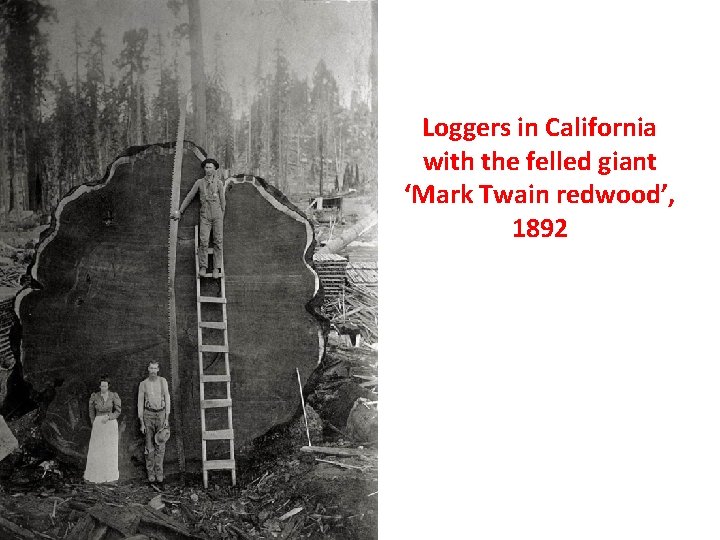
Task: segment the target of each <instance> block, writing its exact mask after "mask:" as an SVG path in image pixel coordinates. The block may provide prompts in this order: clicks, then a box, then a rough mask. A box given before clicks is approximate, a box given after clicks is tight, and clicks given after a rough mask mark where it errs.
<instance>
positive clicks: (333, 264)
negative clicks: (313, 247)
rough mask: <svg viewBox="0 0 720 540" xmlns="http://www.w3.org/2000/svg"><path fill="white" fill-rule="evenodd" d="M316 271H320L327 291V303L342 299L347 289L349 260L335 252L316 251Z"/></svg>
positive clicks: (319, 274) (323, 285)
mask: <svg viewBox="0 0 720 540" xmlns="http://www.w3.org/2000/svg"><path fill="white" fill-rule="evenodd" d="M313 262H314V264H315V271H316V272H317V273H318V277H319V278H320V283H322V287H323V291H324V293H325V300H324V303H325V304H329V303H332V302H335V301H337V300H338V299H339V298H340V299H341V298H342V296H343V293H344V291H345V277H346V268H347V265H348V260H347V259H346V258H345V257H341V256H340V255H337V254H335V253H315V255H314V256H313Z"/></svg>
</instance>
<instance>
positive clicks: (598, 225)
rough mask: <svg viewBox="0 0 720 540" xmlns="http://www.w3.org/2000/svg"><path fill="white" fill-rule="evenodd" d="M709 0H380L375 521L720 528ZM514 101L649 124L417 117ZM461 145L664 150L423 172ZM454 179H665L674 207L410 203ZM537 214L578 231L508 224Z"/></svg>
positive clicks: (420, 530) (605, 532) (498, 109)
mask: <svg viewBox="0 0 720 540" xmlns="http://www.w3.org/2000/svg"><path fill="white" fill-rule="evenodd" d="M712 8H713V6H712V3H709V2H708V3H700V2H685V3H679V2H675V3H658V2H646V3H639V2H597V3H593V4H591V3H581V2H573V3H570V2H568V3H558V2H550V3H547V2H545V3H543V2H492V3H487V2H477V3H474V2H473V3H471V2H447V1H445V2H412V3H405V2H391V1H383V2H381V3H380V9H379V64H380V71H379V74H380V75H379V87H380V140H379V149H380V174H379V187H380V259H379V260H380V267H381V274H380V275H381V278H380V280H381V287H380V299H381V302H380V324H381V328H380V334H381V336H382V340H381V342H382V343H381V357H380V377H381V381H382V396H381V397H382V400H381V433H380V435H381V471H380V492H379V497H380V504H381V508H380V537H381V539H396V538H413V539H415V538H432V539H439V538H463V539H466V538H481V539H536V538H552V539H553V540H558V539H572V540H577V539H594V538H597V539H610V538H612V539H618V538H622V539H625V538H627V539H633V540H634V539H642V538H647V539H653V540H656V539H665V538H668V539H670V538H678V539H694V540H695V539H703V538H708V539H710V538H712V539H717V538H719V537H720V367H719V360H720V359H719V355H718V342H719V337H720V332H719V331H718V329H719V328H720V320H719V319H720V317H719V316H718V310H719V309H720V289H719V286H718V283H719V282H720V268H719V267H718V262H717V261H718V250H719V246H720V242H719V241H718V230H719V229H720V227H719V226H718V224H719V223H720V212H718V199H719V196H720V193H719V187H718V180H719V178H718V176H719V175H718V172H717V163H718V155H719V154H720V152H718V149H719V147H720V144H718V143H719V142H720V137H719V136H718V133H717V131H718V129H720V114H719V110H720V107H719V105H718V103H719V102H720V88H719V87H718V86H719V85H718V82H717V79H718V77H717V73H718V71H719V70H720V43H719V41H720V39H719V36H720V32H719V31H718V29H717V17H716V15H715V12H714V11H713V9H712ZM518 116H522V117H523V118H525V119H526V120H534V121H537V122H539V123H540V125H541V126H542V124H544V121H545V120H546V119H547V118H549V117H552V116H557V117H560V118H567V119H568V121H570V120H572V119H574V118H575V116H588V117H589V116H598V117H599V118H600V119H601V120H604V121H610V122H613V121H634V120H636V119H637V118H638V117H640V116H641V117H643V119H644V120H646V121H652V122H655V123H656V125H657V136H656V137H655V138H654V139H637V138H626V139H623V138H619V139H613V138H609V139H602V138H597V137H596V138H586V139H582V138H577V139H576V138H565V139H560V138H558V140H550V139H549V138H547V137H540V138H538V139H535V140H531V139H518V138H516V137H512V138H510V139H495V140H492V139H490V140H487V139H484V140H476V141H474V142H472V143H452V142H450V141H448V140H447V139H439V138H434V139H431V138H427V137H423V131H422V121H423V118H424V117H428V118H429V119H430V120H431V121H433V122H442V121H445V122H451V121H465V122H467V121H511V122H512V123H513V124H514V123H515V120H516V119H517V117H518ZM462 149H465V150H466V151H467V152H468V153H471V154H473V153H474V154H479V153H481V152H485V151H488V150H492V149H498V150H499V151H502V152H504V153H506V154H516V155H520V156H523V155H524V154H525V153H526V152H527V150H529V149H536V150H538V151H540V150H551V149H558V150H563V151H567V152H568V153H572V152H575V153H576V154H580V153H582V152H584V151H585V150H588V149H589V150H592V151H593V154H594V155H599V154H600V153H601V152H606V151H609V152H612V150H617V151H618V152H619V153H621V154H622V153H624V154H629V155H634V154H638V155H641V154H647V153H648V152H653V153H654V154H655V155H656V156H657V157H658V159H657V165H658V170H657V171H656V172H654V173H638V174H634V173H628V172H621V173H614V174H611V175H610V176H606V177H601V176H598V175H597V174H596V173H594V172H593V173H560V174H553V173H535V174H528V173H522V172H517V173H511V174H505V175H503V174H501V173H487V172H479V171H474V172H462V173H457V172H456V173H438V172H432V173H430V172H427V171H426V170H425V167H424V165H423V161H422V156H423V155H434V154H436V155H440V154H442V152H444V151H445V150H448V151H454V152H460V151H461V150H462ZM463 182H465V183H466V184H468V186H472V185H476V184H479V183H487V182H489V183H492V184H494V185H495V186H496V187H505V188H512V187H525V186H527V184H529V183H531V182H532V183H534V184H535V186H536V187H541V186H542V187H545V188H547V189H551V190H552V189H553V188H557V187H566V186H567V187H569V186H572V187H577V188H578V189H582V188H583V187H586V186H587V184H589V183H590V182H593V183H595V184H596V185H597V184H603V185H604V187H610V188H612V187H615V188H617V187H643V186H645V187H650V186H653V185H654V184H655V183H660V184H663V183H667V184H669V187H668V190H667V195H668V196H671V197H673V198H674V199H675V205H674V207H673V208H667V207H666V206H665V205H660V206H633V205H627V206H611V207H608V206H600V205H577V206H569V205H562V206H557V205H542V206H534V207H531V206H529V205H528V206H510V205H506V206H500V205H481V204H477V203H476V204H473V205H434V206H433V205H413V204H412V203H411V198H410V195H408V194H407V193H405V191H404V188H405V185H406V184H408V183H416V184H421V185H426V184H428V183H435V184H436V185H438V186H442V187H457V186H458V185H459V184H461V183H463ZM551 192H552V191H551ZM476 193H477V192H476ZM531 217H536V218H545V217H547V218H565V219H566V220H567V222H568V227H567V232H568V238H565V239H554V238H550V239H542V238H536V239H531V238H525V239H519V238H513V232H514V225H513V221H514V220H515V219H518V218H523V219H528V218H531Z"/></svg>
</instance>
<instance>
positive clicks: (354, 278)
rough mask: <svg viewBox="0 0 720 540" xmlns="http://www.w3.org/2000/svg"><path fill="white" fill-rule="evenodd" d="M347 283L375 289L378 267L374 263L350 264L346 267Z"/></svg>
mask: <svg viewBox="0 0 720 540" xmlns="http://www.w3.org/2000/svg"><path fill="white" fill-rule="evenodd" d="M347 281H348V283H350V284H351V285H352V284H356V283H357V284H361V285H366V286H368V287H377V283H378V266H377V262H376V261H359V262H350V263H348V265H347Z"/></svg>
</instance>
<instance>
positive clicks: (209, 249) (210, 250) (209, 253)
mask: <svg viewBox="0 0 720 540" xmlns="http://www.w3.org/2000/svg"><path fill="white" fill-rule="evenodd" d="M207 252H208V255H212V254H213V253H215V249H214V248H211V247H209V248H208V249H207Z"/></svg>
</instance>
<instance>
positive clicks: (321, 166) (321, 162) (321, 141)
mask: <svg viewBox="0 0 720 540" xmlns="http://www.w3.org/2000/svg"><path fill="white" fill-rule="evenodd" d="M318 142H319V144H320V193H319V195H320V196H321V197H322V196H323V173H324V172H325V159H324V158H323V130H322V128H320V139H319V141H318Z"/></svg>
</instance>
